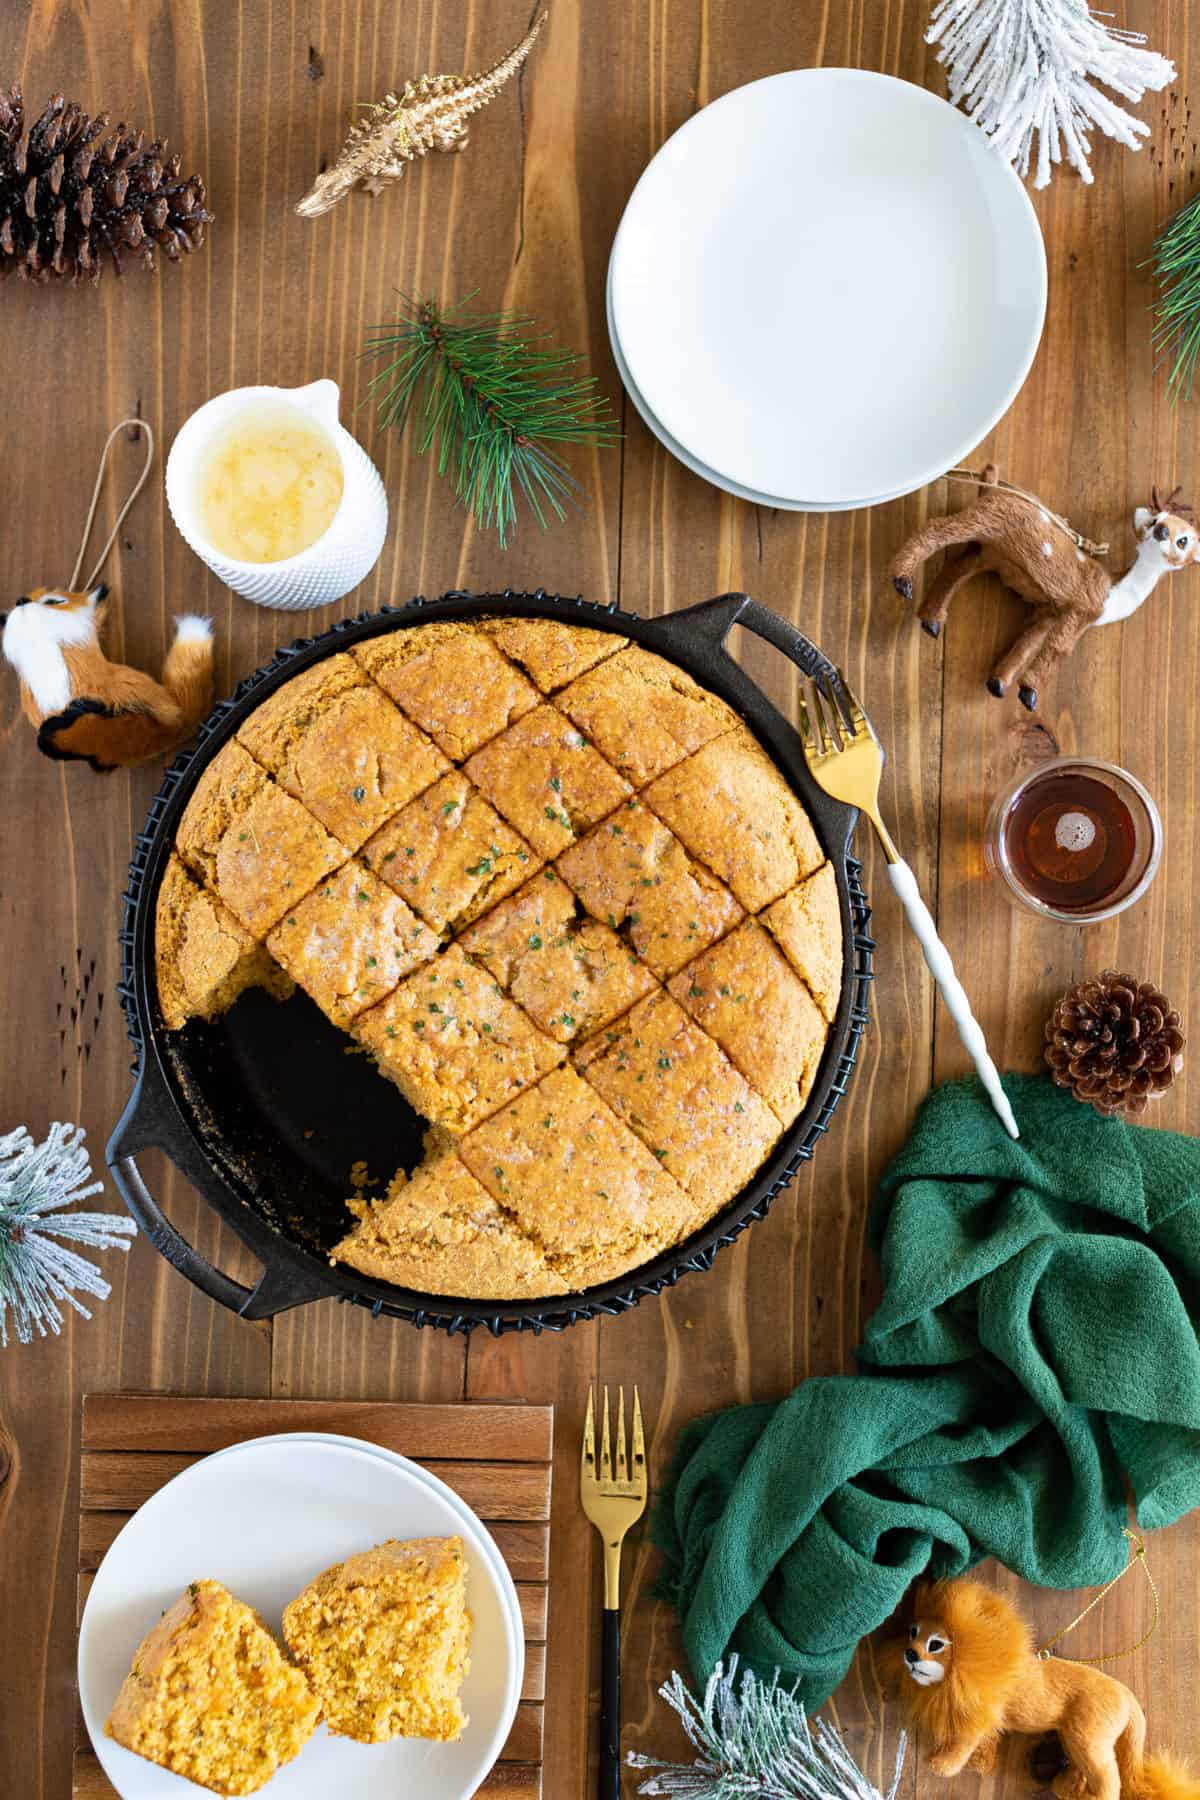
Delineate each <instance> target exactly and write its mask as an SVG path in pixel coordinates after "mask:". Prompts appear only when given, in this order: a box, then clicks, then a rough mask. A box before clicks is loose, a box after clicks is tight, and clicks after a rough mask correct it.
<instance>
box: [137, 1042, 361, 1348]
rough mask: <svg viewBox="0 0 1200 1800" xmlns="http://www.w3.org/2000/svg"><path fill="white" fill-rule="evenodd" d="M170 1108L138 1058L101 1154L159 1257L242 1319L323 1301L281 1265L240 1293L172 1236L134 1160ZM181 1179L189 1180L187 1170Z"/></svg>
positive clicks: (325, 1291)
mask: <svg viewBox="0 0 1200 1800" xmlns="http://www.w3.org/2000/svg"><path fill="white" fill-rule="evenodd" d="M169 1106H170V1101H169V1099H168V1096H167V1094H166V1090H165V1088H164V1086H163V1084H162V1078H161V1076H160V1075H159V1073H158V1071H157V1069H155V1067H154V1065H153V1062H152V1060H151V1059H150V1058H148V1057H143V1059H142V1063H141V1067H140V1068H139V1070H138V1075H137V1080H136V1082H135V1084H134V1089H133V1093H132V1094H131V1095H130V1097H129V1103H128V1105H127V1106H126V1108H125V1111H124V1112H123V1113H122V1114H121V1117H120V1119H119V1120H118V1121H117V1125H116V1129H115V1130H114V1132H113V1134H112V1136H111V1138H110V1139H109V1141H108V1145H107V1148H106V1149H105V1153H104V1157H105V1161H106V1163H107V1164H108V1168H109V1172H110V1174H111V1175H112V1178H113V1182H114V1183H115V1185H116V1189H117V1192H118V1193H119V1194H120V1196H121V1199H122V1200H123V1201H124V1202H125V1206H126V1209H127V1211H128V1212H129V1214H130V1216H131V1217H132V1219H133V1220H134V1223H135V1224H136V1225H137V1228H138V1230H139V1231H140V1232H142V1233H143V1234H144V1235H145V1236H146V1237H147V1238H149V1240H150V1242H151V1243H152V1244H153V1245H154V1248H155V1249H156V1250H157V1251H158V1253H159V1255H160V1256H163V1257H165V1259H166V1260H167V1262H169V1263H170V1264H171V1267H172V1268H174V1269H178V1270H179V1273H180V1274H181V1275H186V1277H187V1279H188V1280H189V1281H190V1282H192V1283H193V1285H194V1286H196V1287H198V1288H199V1289H200V1291H201V1293H202V1294H207V1295H208V1297H209V1299H210V1300H215V1301H216V1302H217V1304H218V1305H220V1306H224V1307H227V1308H228V1310H229V1311H230V1312H234V1313H237V1314H239V1316H240V1317H241V1318H243V1319H269V1318H272V1317H273V1316H274V1315H275V1314H276V1313H281V1312H286V1311H287V1310H288V1308H289V1307H292V1306H301V1305H303V1304H304V1302H305V1301H307V1300H320V1299H324V1298H325V1297H326V1296H327V1295H329V1294H330V1293H332V1292H334V1291H335V1290H334V1289H333V1288H331V1287H330V1286H329V1285H328V1284H327V1283H325V1282H323V1281H321V1280H320V1278H319V1277H316V1276H311V1275H309V1274H308V1273H307V1272H306V1271H304V1270H300V1269H295V1268H292V1267H290V1266H288V1265H286V1264H285V1265H280V1266H272V1265H270V1264H265V1265H264V1268H263V1273H262V1277H261V1279H260V1280H259V1282H258V1284H257V1286H255V1287H252V1288H249V1287H243V1285H242V1284H241V1282H240V1281H234V1280H233V1278H232V1277H231V1276H229V1275H226V1274H224V1273H223V1271H222V1270H220V1269H215V1268H214V1267H213V1265H212V1264H211V1263H210V1262H208V1261H207V1259H206V1258H205V1257H203V1256H201V1255H200V1253H199V1251H197V1250H195V1249H193V1247H192V1246H191V1244H189V1243H188V1241H187V1239H186V1238H185V1237H183V1236H181V1234H180V1233H179V1232H178V1231H176V1229H175V1227H174V1226H173V1225H172V1224H171V1222H170V1220H169V1219H168V1218H167V1217H166V1215H165V1214H164V1213H163V1211H162V1209H161V1208H160V1207H159V1204H158V1202H157V1201H156V1200H155V1198H154V1196H153V1194H152V1193H151V1192H150V1189H149V1188H148V1187H147V1186H146V1183H145V1181H144V1179H143V1177H142V1172H141V1170H140V1169H139V1168H138V1165H137V1157H136V1152H137V1151H138V1150H145V1149H148V1148H150V1147H151V1146H152V1145H159V1144H160V1139H161V1137H162V1135H163V1133H162V1132H161V1130H160V1125H161V1122H162V1121H163V1120H164V1119H165V1118H166V1117H168V1116H169V1115H168V1111H167V1109H168V1108H169ZM168 1154H169V1152H168ZM174 1160H175V1158H174V1157H172V1161H174ZM177 1166H179V1165H177ZM182 1173H183V1174H184V1175H188V1176H189V1177H190V1171H189V1170H187V1169H186V1168H184V1169H182ZM235 1229H236V1227H235ZM238 1236H239V1237H240V1238H242V1241H243V1243H245V1244H246V1245H247V1248H248V1249H250V1250H252V1251H254V1253H255V1254H256V1255H257V1254H258V1251H257V1247H256V1246H255V1245H253V1244H251V1243H250V1242H249V1240H248V1239H247V1238H246V1237H245V1235H244V1234H243V1233H242V1232H240V1231H239V1232H238Z"/></svg>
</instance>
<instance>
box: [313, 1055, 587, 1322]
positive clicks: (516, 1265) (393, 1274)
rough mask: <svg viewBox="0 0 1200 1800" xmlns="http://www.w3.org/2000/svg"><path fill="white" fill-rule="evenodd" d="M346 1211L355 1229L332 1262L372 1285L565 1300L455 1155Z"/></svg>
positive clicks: (536, 1253) (561, 1285)
mask: <svg viewBox="0 0 1200 1800" xmlns="http://www.w3.org/2000/svg"><path fill="white" fill-rule="evenodd" d="M535 1091H536V1090H535ZM350 1210H351V1211H352V1212H353V1213H355V1214H357V1216H358V1221H359V1222H358V1224H357V1225H356V1226H355V1228H354V1230H353V1231H351V1232H349V1233H348V1234H347V1236H346V1237H344V1238H343V1239H342V1241H341V1243H340V1244H337V1245H335V1247H334V1249H333V1251H332V1252H331V1254H332V1256H333V1259H334V1261H335V1262H343V1263H348V1264H349V1266H350V1267H351V1268H354V1269H358V1270H360V1271H361V1272H362V1274H364V1275H372V1276H374V1277H375V1279H376V1280H377V1281H390V1282H393V1283H394V1284H395V1285H396V1286H397V1287H404V1288H412V1289H414V1290H415V1291H416V1292H417V1293H421V1294H443V1295H446V1296H447V1297H449V1298H454V1297H458V1298H465V1297H467V1296H470V1297H471V1298H472V1299H476V1300H533V1299H537V1298H540V1297H542V1296H545V1295H547V1294H565V1293H566V1292H567V1284H566V1282H565V1281H564V1280H563V1278H562V1276H561V1275H558V1274H556V1273H555V1271H554V1270H553V1269H552V1268H551V1267H550V1266H549V1264H548V1263H547V1261H546V1257H545V1253H544V1251H543V1250H542V1248H541V1246H540V1244H537V1243H535V1242H534V1241H533V1239H531V1238H529V1237H527V1236H526V1235H525V1234H524V1233H523V1232H522V1231H520V1230H519V1229H517V1228H516V1227H515V1226H514V1223H513V1219H512V1216H511V1214H510V1213H509V1212H508V1211H507V1210H506V1209H505V1208H504V1207H501V1206H498V1205H497V1203H496V1201H495V1200H493V1198H492V1196H491V1194H489V1193H488V1191H487V1189H486V1188H485V1187H483V1186H482V1185H481V1184H480V1183H479V1182H478V1181H477V1180H476V1179H475V1177H474V1175H472V1174H471V1172H470V1170H469V1169H468V1168H467V1167H466V1166H465V1164H464V1163H462V1162H461V1161H460V1160H459V1158H458V1157H457V1156H455V1155H454V1154H453V1153H451V1154H444V1155H441V1156H437V1157H435V1158H433V1159H432V1160H431V1161H429V1162H424V1163H422V1164H421V1165H420V1167H419V1168H417V1169H415V1170H414V1171H413V1174H412V1176H411V1178H410V1177H408V1176H406V1175H405V1173H404V1171H403V1169H401V1171H400V1172H399V1174H398V1175H397V1176H396V1178H395V1180H394V1181H393V1182H392V1184H391V1186H390V1187H389V1188H388V1191H387V1194H386V1195H385V1197H384V1198H383V1199H382V1200H377V1201H375V1202H373V1203H370V1204H364V1203H363V1202H362V1201H351V1202H350Z"/></svg>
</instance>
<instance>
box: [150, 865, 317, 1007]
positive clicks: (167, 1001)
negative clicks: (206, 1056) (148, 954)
mask: <svg viewBox="0 0 1200 1800" xmlns="http://www.w3.org/2000/svg"><path fill="white" fill-rule="evenodd" d="M154 949H155V968H156V971H157V975H158V1004H159V1009H160V1011H161V1013H162V1016H163V1024H164V1025H165V1026H166V1028H167V1030H168V1031H178V1030H179V1028H180V1026H181V1025H183V1024H185V1023H186V1021H187V1020H188V1019H215V1018H216V1017H217V1015H218V1014H219V1013H223V1012H225V1011H227V1009H228V1008H229V1007H231V1006H232V1005H233V1003H234V1001H235V1000H236V999H237V997H238V995H239V994H242V993H244V992H245V990H246V989H247V988H249V987H262V988H266V989H267V991H268V993H271V994H274V995H275V997H276V999H279V1000H286V999H287V997H288V995H289V994H290V993H292V991H293V986H294V984H293V983H292V981H291V980H290V979H289V978H288V976H287V975H285V974H284V972H283V970H282V969H280V968H277V967H276V965H275V964H274V963H273V962H272V961H271V958H270V957H269V956H268V955H267V953H266V951H265V950H264V949H263V948H262V946H261V945H260V944H257V943H256V942H255V941H254V939H253V938H252V937H251V936H250V933H249V932H248V931H246V930H245V929H244V928H243V927H242V926H241V925H239V924H238V922H237V920H236V919H235V918H234V916H233V914H232V913H231V912H230V911H229V909H228V907H225V906H222V905H221V902H220V901H219V900H218V899H217V898H216V896H215V895H214V894H210V893H208V892H206V890H205V889H204V888H202V887H201V886H200V885H199V883H198V882H196V881H195V880H193V878H192V876H191V875H189V874H188V872H187V870H186V869H185V868H184V866H183V864H182V863H181V862H180V860H179V858H178V857H177V856H172V857H171V858H170V859H169V860H168V862H167V866H166V869H165V870H164V871H163V878H162V884H161V886H160V887H159V890H158V902H157V906H156V909H155V923H154Z"/></svg>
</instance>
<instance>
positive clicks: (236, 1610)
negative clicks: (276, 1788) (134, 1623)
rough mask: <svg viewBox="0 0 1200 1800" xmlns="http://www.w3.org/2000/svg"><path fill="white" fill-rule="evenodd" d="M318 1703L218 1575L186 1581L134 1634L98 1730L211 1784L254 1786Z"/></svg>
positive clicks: (296, 1745)
mask: <svg viewBox="0 0 1200 1800" xmlns="http://www.w3.org/2000/svg"><path fill="white" fill-rule="evenodd" d="M320 1710H321V1709H320V1703H319V1701H318V1700H317V1698H316V1696H315V1695H314V1694H313V1692H312V1691H311V1689H310V1687H309V1684H308V1682H307V1681H306V1679H305V1677H304V1676H303V1675H302V1674H301V1672H300V1670H299V1669H296V1668H293V1666H292V1665H291V1663H289V1662H288V1661H287V1659H286V1657H285V1656H284V1655H283V1653H282V1651H281V1650H280V1648H279V1645H278V1644H277V1643H276V1642H275V1639H274V1638H273V1637H272V1636H271V1633H270V1632H269V1631H268V1630H267V1628H266V1626H265V1625H264V1624H263V1622H262V1620H261V1619H260V1618H259V1616H258V1614H257V1613H256V1612H255V1611H254V1610H253V1609H252V1608H251V1607H249V1606H246V1605H244V1604H243V1602H242V1601H240V1600H236V1599H235V1598H234V1596H233V1595H232V1594H231V1593H229V1592H228V1590H227V1589H226V1588H224V1587H222V1586H221V1583H220V1582H219V1581H194V1582H192V1583H191V1585H190V1586H189V1587H188V1589H187V1591H186V1592H185V1593H184V1594H181V1595H180V1597H179V1599H178V1600H176V1602H175V1604H174V1605H173V1606H170V1607H168V1609H167V1611H166V1612H165V1613H164V1614H163V1616H162V1617H161V1619H159V1620H158V1622H157V1624H156V1625H154V1626H153V1627H152V1629H151V1630H150V1631H149V1632H148V1633H147V1635H146V1636H145V1637H144V1638H143V1639H142V1642H141V1644H140V1646H139V1647H138V1650H137V1653H136V1654H135V1656H134V1659H133V1667H132V1668H131V1669H130V1671H129V1674H128V1675H127V1676H126V1678H125V1681H124V1684H123V1685H122V1688H121V1691H120V1693H119V1694H118V1695H117V1698H116V1701H115V1703H114V1705H113V1709H112V1713H111V1714H110V1716H109V1720H108V1723H107V1725H106V1726H105V1730H106V1732H107V1734H108V1736H109V1737H111V1738H113V1739H114V1740H115V1741H116V1742H117V1743H118V1744H123V1745H124V1746H125V1748H126V1749H127V1750H132V1751H134V1752H135V1753H136V1754H137V1755H138V1756H144V1757H145V1758H146V1759H147V1760H148V1761H149V1762H152V1763H157V1764H158V1765H159V1767H160V1768H163V1769H169V1770H170V1771H171V1773H172V1774H174V1775H182V1776H184V1777H185V1778H186V1779H187V1780H188V1781H194V1782H195V1783H196V1785H197V1786H198V1787H203V1788H208V1789H209V1791H210V1792H211V1793H214V1794H256V1793H257V1792H258V1790H259V1789H260V1788H261V1787H265V1786H266V1784H267V1782H268V1781H270V1779H271V1777H272V1776H273V1775H274V1774H275V1773H276V1772H277V1770H279V1769H280V1768H282V1766H283V1765H284V1763H287V1762H290V1761H291V1760H292V1758H293V1757H294V1756H295V1755H297V1753H298V1752H299V1751H300V1750H302V1749H303V1747H304V1745H305V1744H306V1743H307V1742H308V1740H309V1738H310V1737H311V1736H312V1734H313V1732H314V1731H315V1729H316V1726H317V1721H318V1719H319V1717H320Z"/></svg>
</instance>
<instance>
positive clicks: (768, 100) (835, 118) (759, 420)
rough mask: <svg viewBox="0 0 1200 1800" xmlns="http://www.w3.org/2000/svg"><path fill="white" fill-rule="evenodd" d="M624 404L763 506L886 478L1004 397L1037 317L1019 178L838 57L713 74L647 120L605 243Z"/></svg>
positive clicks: (857, 494) (952, 126)
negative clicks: (700, 95) (716, 93)
mask: <svg viewBox="0 0 1200 1800" xmlns="http://www.w3.org/2000/svg"><path fill="white" fill-rule="evenodd" d="M610 287H611V328H612V335H613V337H614V343H615V345H616V346H617V354H618V358H619V360H620V361H621V362H623V363H624V365H625V367H626V369H627V371H628V374H629V377H630V378H631V382H632V384H633V387H632V389H631V392H632V391H634V390H636V394H637V395H638V396H639V397H640V402H641V404H639V400H638V399H635V404H638V405H639V411H643V413H644V415H648V416H649V417H648V422H650V423H651V426H652V429H658V428H659V427H661V430H660V435H661V436H662V437H663V440H664V442H667V443H668V446H669V447H670V445H671V440H674V444H675V445H677V446H680V447H682V448H683V450H684V451H686V452H687V456H688V459H689V460H690V462H691V466H692V467H695V468H697V472H703V471H704V470H708V471H711V472H712V474H713V476H714V477H715V478H716V479H717V480H719V481H720V482H721V484H722V485H724V486H727V487H729V488H730V491H732V492H740V493H741V494H742V496H743V497H750V496H751V495H753V496H755V497H757V498H758V499H759V500H760V501H761V503H763V504H766V505H781V504H790V505H792V506H795V507H798V508H801V509H803V510H819V511H827V510H828V511H832V510H840V509H844V508H850V507H856V506H866V505H871V504H875V503H877V502H879V501H881V500H884V499H890V498H894V497H896V496H897V495H900V494H904V493H909V492H911V491H912V490H913V489H914V488H917V487H920V486H922V485H923V484H924V483H925V482H927V481H930V480H933V479H935V478H936V477H937V476H939V475H941V474H943V473H944V472H945V470H946V469H948V468H950V467H952V466H953V465H954V464H955V463H956V462H958V461H959V460H960V459H961V458H962V457H963V456H964V455H966V453H967V452H968V451H970V450H971V449H973V447H974V446H975V445H976V444H977V443H978V442H979V441H980V440H981V439H982V438H984V437H986V436H987V434H988V432H989V431H990V430H991V429H992V427H993V426H994V425H995V424H996V422H997V420H998V419H1000V418H1001V417H1002V416H1003V414H1004V412H1005V411H1006V410H1007V409H1008V407H1009V406H1010V405H1011V403H1012V401H1013V399H1014V398H1015V396H1016V394H1017V392H1018V390H1019V389H1020V386H1021V383H1022V382H1023V381H1024V379H1025V376H1026V374H1027V373H1028V370H1029V367H1030V364H1031V363H1032V361H1033V357H1034V354H1035V352H1036V350H1037V346H1038V342H1039V339H1040V336H1041V329H1042V322H1043V318H1044V315H1045V303H1046V259H1045V251H1044V248H1043V245H1042V238H1041V232H1040V229H1039V227H1038V223H1037V218H1036V215H1035V214H1034V211H1033V207H1032V205H1031V204H1030V201H1029V197H1028V195H1027V194H1026V193H1025V190H1024V188H1023V187H1022V185H1021V182H1020V181H1019V179H1018V178H1017V176H1016V174H1015V173H1014V171H1013V170H1012V168H1011V167H1010V166H1009V164H1007V163H1006V162H1004V161H1003V160H1002V159H1001V158H1000V157H999V156H997V155H996V153H995V152H994V151H993V150H992V149H991V147H990V146H989V145H988V143H987V142H986V140H985V139H984V137H983V136H982V134H981V133H980V132H979V130H978V129H977V127H975V126H974V125H972V123H971V122H970V120H969V119H967V118H966V117H965V116H964V115H963V114H962V113H960V112H958V111H957V110H956V109H955V108H954V107H952V106H950V105H949V104H948V103H947V102H946V101H944V100H941V99H939V98H938V97H937V96H936V95H934V94H930V93H928V92H926V91H925V90H924V89H923V88H918V87H914V86H912V85H911V84H910V83H908V82H904V81H898V80H896V79H895V78H894V77H892V76H888V75H878V74H874V73H871V72H869V71H866V70H858V69H801V70H793V71H791V72H789V73H786V74H782V75H773V76H768V77H767V78H766V79H765V80H762V81H756V82H751V83H750V84H749V85H748V86H746V87H743V88H737V89H735V90H734V91H733V92H732V93H730V94H726V95H725V96H724V97H723V98H722V99H720V100H717V101H714V102H713V104H712V105H711V106H708V107H705V108H704V110H703V111H701V112H699V113H697V114H696V115H695V116H694V117H693V118H692V119H690V120H689V121H688V122H687V124H685V125H684V126H682V127H681V128H680V130H679V131H677V132H676V133H675V135H674V136H673V137H672V138H670V139H668V141H667V143H666V144H664V145H663V147H662V149H661V150H660V151H659V153H658V155H657V156H656V157H655V158H654V160H653V161H652V162H651V163H650V165H649V167H648V168H647V169H646V170H645V172H644V174H643V175H642V177H641V180H640V181H639V182H638V184H637V187H636V188H635V189H634V192H633V194H632V196H631V198H630V201H629V204H628V206H627V208H626V211H625V215H624V217H623V218H622V221H621V225H620V227H619V229H618V232H617V236H616V240H615V242H614V245H613V252H612V261H611V268H610Z"/></svg>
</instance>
